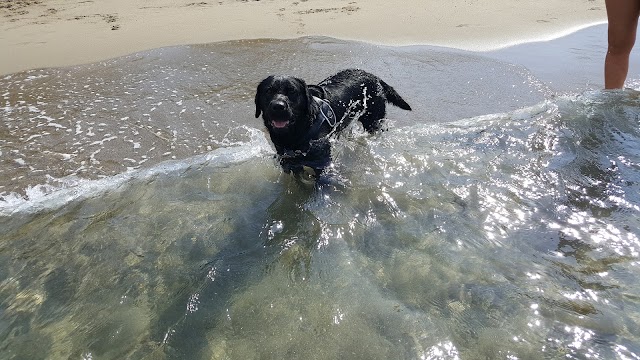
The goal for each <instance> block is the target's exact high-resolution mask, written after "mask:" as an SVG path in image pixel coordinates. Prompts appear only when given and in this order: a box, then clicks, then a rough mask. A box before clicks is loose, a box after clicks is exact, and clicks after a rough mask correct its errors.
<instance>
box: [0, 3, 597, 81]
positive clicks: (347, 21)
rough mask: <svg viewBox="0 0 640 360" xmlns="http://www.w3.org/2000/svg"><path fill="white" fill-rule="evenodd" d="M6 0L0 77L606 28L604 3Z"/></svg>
mask: <svg viewBox="0 0 640 360" xmlns="http://www.w3.org/2000/svg"><path fill="white" fill-rule="evenodd" d="M98 1H99V0H95V1H91V0H80V1H78V0H50V1H47V0H16V1H11V2H9V1H7V0H4V1H3V0H0V19H1V21H0V49H2V51H0V53H2V54H1V55H0V75H6V74H11V73H15V72H19V71H24V70H29V69H36V68H46V67H60V66H72V65H80V64H85V63H92V62H97V61H100V60H106V59H110V58H115V57H119V56H124V55H128V54H132V53H136V52H140V51H145V50H150V49H154V48H160V47H168V46H176V45H191V44H203V43H213V42H222V41H229V40H243V39H262V38H275V39H290V38H299V37H304V36H327V37H333V38H337V39H342V40H356V41H363V42H367V43H372V44H378V45H391V46H394V45H395V46H403V45H433V46H442V47H451V48H456V49H462V50H471V51H491V50H496V49H500V48H504V47H508V46H512V45H517V44H522V43H526V42H535V41H545V40H550V39H554V38H557V37H560V36H564V35H567V34H570V33H572V32H575V31H578V30H580V29H583V28H586V27H589V26H593V25H597V24H602V23H605V22H606V10H605V7H604V0H571V2H568V1H567V0H542V1H541V2H536V3H526V4H522V3H520V2H519V1H517V0H501V1H496V2H492V3H491V4H484V3H483V4H479V3H478V2H476V1H463V0H453V1H451V2H448V3H447V4H444V5H443V4H441V3H440V2H439V1H438V0H427V1H424V2H417V1H416V2H410V3H407V4H402V5H393V6H391V5H389V4H388V2H385V1H382V0H370V1H368V2H366V3H363V2H357V1H350V0H346V1H345V0H323V1H322V2H320V1H319V0H306V1H304V0H300V1H286V0H262V1H255V0H254V1H241V0H223V1H217V2H204V1H203V2H193V0H154V1H153V3H150V0H110V1H106V0H102V1H100V2H98Z"/></svg>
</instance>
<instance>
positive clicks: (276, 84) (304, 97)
mask: <svg viewBox="0 0 640 360" xmlns="http://www.w3.org/2000/svg"><path fill="white" fill-rule="evenodd" d="M312 103H313V101H312V98H311V93H310V91H309V88H308V87H307V84H306V83H305V82H304V80H301V79H298V78H295V77H291V76H269V77H268V78H266V79H264V80H262V82H261V83H260V85H258V89H257V91H256V118H258V117H260V114H262V119H263V120H264V125H265V126H266V127H267V129H268V130H269V132H271V133H279V134H285V133H290V132H292V131H298V130H305V129H307V128H308V127H309V126H310V125H311V116H312V112H313V108H312Z"/></svg>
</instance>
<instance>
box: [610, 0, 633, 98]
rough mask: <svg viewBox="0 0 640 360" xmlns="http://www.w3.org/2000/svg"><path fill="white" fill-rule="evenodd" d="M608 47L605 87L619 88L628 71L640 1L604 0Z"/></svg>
mask: <svg viewBox="0 0 640 360" xmlns="http://www.w3.org/2000/svg"><path fill="white" fill-rule="evenodd" d="M605 4H606V6H607V18H608V20H609V25H608V40H609V48H608V49H607V56H606V58H605V62H604V64H605V65H604V85H605V89H619V88H622V86H623V85H624V81H625V79H626V78H627V72H628V71H629V55H630V53H631V49H632V48H633V45H634V43H635V41H636V29H637V27H638V16H640V1H638V0H605Z"/></svg>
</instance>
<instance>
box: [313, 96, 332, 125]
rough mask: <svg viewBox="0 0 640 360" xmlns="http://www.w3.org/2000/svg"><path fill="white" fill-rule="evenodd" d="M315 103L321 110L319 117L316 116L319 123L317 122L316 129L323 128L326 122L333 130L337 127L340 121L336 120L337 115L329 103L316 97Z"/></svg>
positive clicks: (314, 98)
mask: <svg viewBox="0 0 640 360" xmlns="http://www.w3.org/2000/svg"><path fill="white" fill-rule="evenodd" d="M313 101H314V102H315V103H316V104H317V105H318V108H319V109H320V111H319V112H318V115H316V120H318V121H316V124H314V127H315V126H317V127H318V129H319V128H320V126H322V123H324V122H325V121H326V122H327V124H329V126H331V128H332V129H333V128H334V127H336V124H337V123H338V121H337V120H336V113H335V111H333V109H332V108H331V105H330V104H329V102H328V101H327V100H324V99H320V98H319V97H315V96H314V97H313Z"/></svg>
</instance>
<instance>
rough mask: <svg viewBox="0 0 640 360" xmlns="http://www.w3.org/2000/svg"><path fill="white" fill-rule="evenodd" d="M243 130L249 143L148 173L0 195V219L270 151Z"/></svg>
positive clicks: (253, 132) (67, 181)
mask: <svg viewBox="0 0 640 360" xmlns="http://www.w3.org/2000/svg"><path fill="white" fill-rule="evenodd" d="M244 129H245V130H246V131H247V133H248V134H249V136H250V141H248V142H245V143H242V144H238V145H236V146H230V147H223V148H218V149H216V150H213V151H211V152H209V153H206V154H202V155H197V156H193V157H191V158H188V159H184V160H179V161H173V160H170V161H165V162H162V163H160V164H158V165H156V166H154V167H152V168H149V169H139V170H133V171H130V172H126V173H122V174H118V175H115V176H110V177H106V178H103V179H99V180H87V179H81V178H78V177H73V176H72V177H65V178H62V179H54V178H52V177H50V180H52V181H51V183H54V184H55V185H51V184H43V185H37V186H31V187H29V188H27V189H25V194H26V195H25V196H22V195H20V194H16V193H10V194H6V195H0V216H11V215H14V214H20V213H23V214H29V213H37V212H40V211H45V210H52V209H57V208H60V207H62V206H65V205H66V204H68V203H70V202H72V201H76V200H82V199H87V198H91V197H97V196H101V195H103V194H105V193H108V192H109V191H113V190H115V189H119V188H121V187H122V186H127V185H128V184H131V183H132V182H137V181H141V180H143V181H148V180H149V179H151V178H154V177H156V176H158V175H161V174H164V175H166V174H175V173H179V172H183V171H184V170H186V169H188V168H190V167H193V166H202V165H208V166H212V167H223V166H229V165H233V164H237V163H240V162H244V161H247V160H249V159H251V158H255V157H258V156H261V155H264V154H267V153H270V152H271V151H272V150H271V146H270V144H269V141H268V140H267V138H266V137H265V136H264V133H263V132H262V131H260V130H258V129H254V128H249V127H244Z"/></svg>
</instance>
